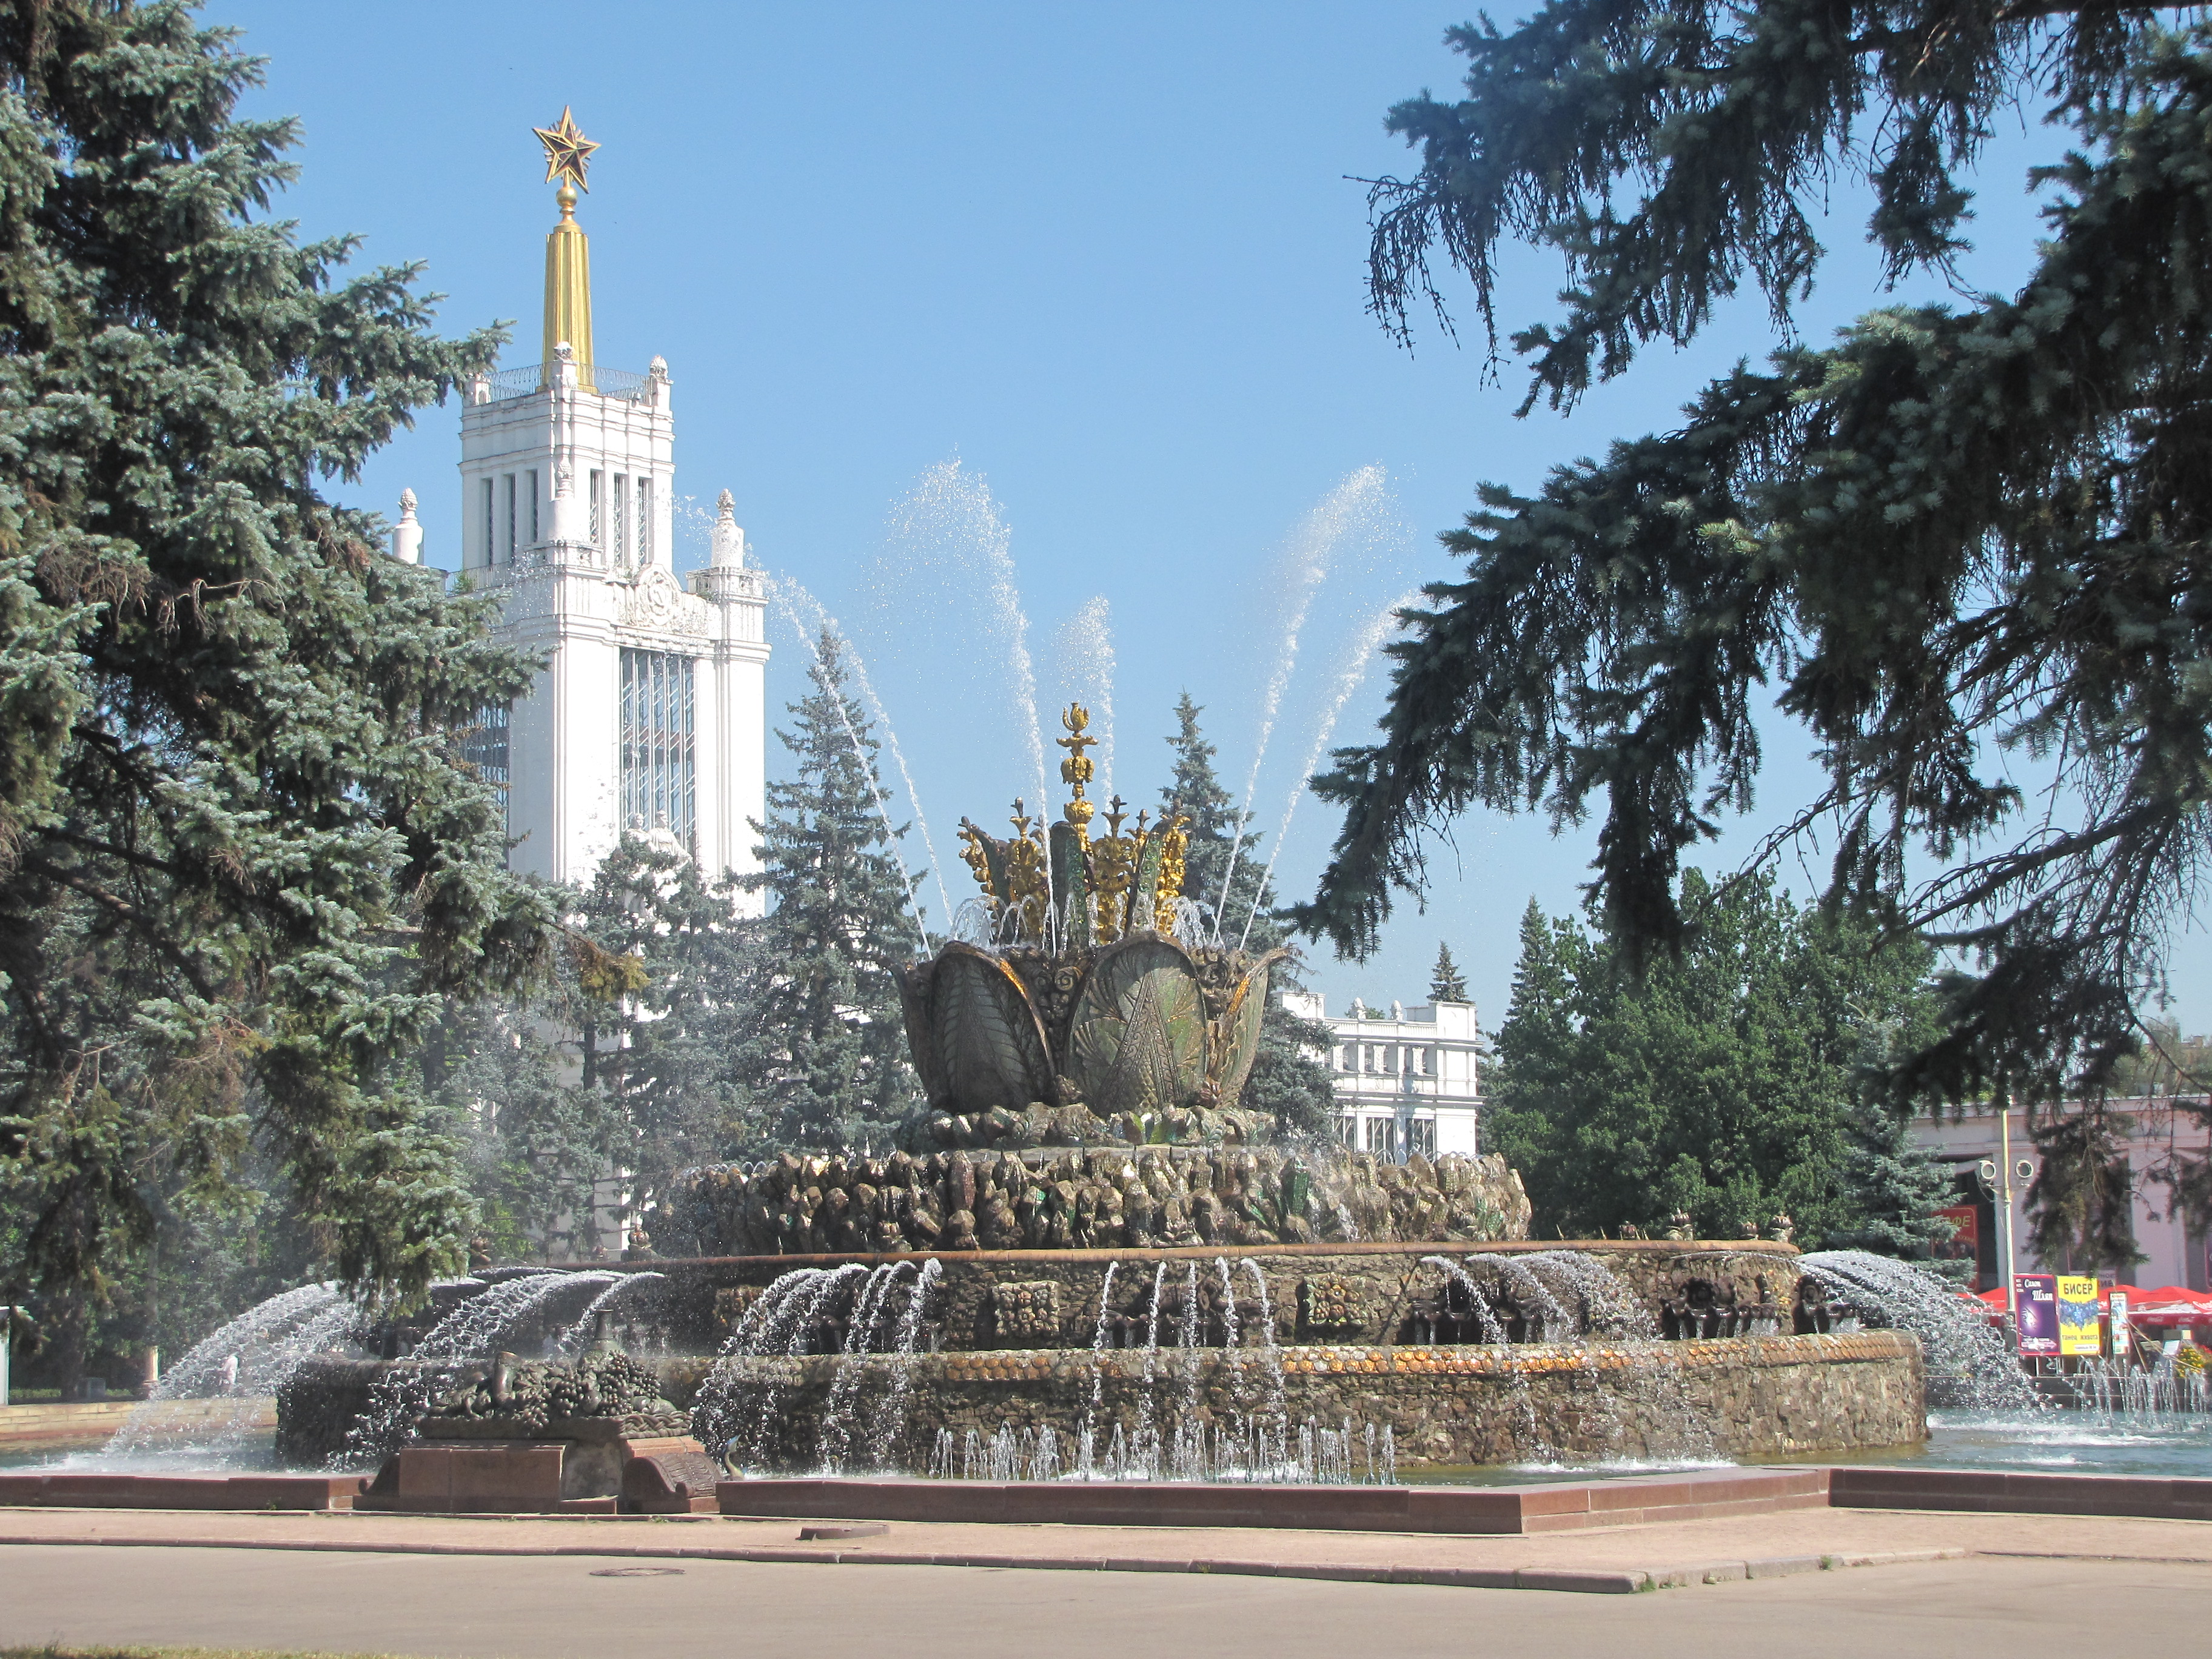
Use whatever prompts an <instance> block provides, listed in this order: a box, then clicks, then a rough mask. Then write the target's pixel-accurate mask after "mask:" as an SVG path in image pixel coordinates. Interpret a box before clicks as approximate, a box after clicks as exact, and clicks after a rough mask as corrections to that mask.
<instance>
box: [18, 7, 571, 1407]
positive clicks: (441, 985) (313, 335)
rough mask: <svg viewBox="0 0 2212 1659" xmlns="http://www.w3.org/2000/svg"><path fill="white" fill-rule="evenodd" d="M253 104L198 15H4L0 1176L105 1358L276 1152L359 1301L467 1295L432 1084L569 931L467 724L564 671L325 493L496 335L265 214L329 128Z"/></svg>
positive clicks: (248, 66) (74, 1322) (21, 1258)
mask: <svg viewBox="0 0 2212 1659" xmlns="http://www.w3.org/2000/svg"><path fill="white" fill-rule="evenodd" d="M257 80H258V66H257V64H255V63H254V62H253V61H252V60H250V59H247V58H243V57H241V56H240V55H239V54H238V53H237V52H236V51H235V50H234V45H233V37H232V36H231V35H230V34H229V33H228V32H225V31H222V30H202V29H198V28H196V27H194V25H193V23H192V21H191V16H190V15H189V13H188V11H187V9H185V8H184V7H183V6H180V5H167V4H161V5H147V6H139V5H135V4H131V3H125V0H112V3H102V0H50V3H44V4H39V5H24V6H17V7H14V8H11V9H7V10H6V11H5V12H4V13H0V81H4V91H0V981H3V982H4V983H3V984H0V994H4V1016H0V1018H3V1019H4V1027H3V1028H0V1181H4V1182H5V1183H6V1191H7V1195H8V1202H9V1205H10V1206H11V1208H12V1209H13V1211H14V1212H15V1213H17V1214H19V1215H21V1216H22V1217H23V1218H24V1223H23V1226H24V1231H23V1233H22V1235H21V1237H22V1249H21V1253H20V1254H15V1253H11V1255H10V1258H9V1261H8V1263H7V1276H8V1278H9V1281H10V1285H9V1288H10V1289H12V1290H15V1291H20V1290H21V1288H22V1287H23V1286H24V1285H25V1284H26V1283H31V1284H35V1285H39V1286H40V1287H41V1288H42V1290H43V1291H45V1292H46V1294H47V1295H48V1296H50V1297H52V1298H54V1299H55V1301H56V1304H57V1306H56V1309H55V1310H54V1312H55V1314H56V1322H57V1324H58V1327H59V1328H60V1330H61V1339H60V1340H62V1341H63V1343H64V1346H65V1347H66V1346H69V1345H70V1344H75V1345H76V1347H77V1348H78V1350H79V1351H80V1352H79V1358H81V1349H82V1336H83V1331H84V1328H85V1321H86V1319H87V1318H88V1317H89V1308H88V1298H90V1299H96V1298H98V1297H100V1295H102V1294H103V1293H104V1292H105V1291H106V1288H107V1286H108V1285H109V1284H110V1283H111V1280H112V1274H113V1273H115V1272H116V1271H118V1266H119V1263H120V1262H121V1261H123V1259H124V1253H125V1252H127V1251H128V1250H130V1249H135V1248H137V1247H139V1246H142V1245H143V1244H145V1243H147V1242H148V1241H149V1240H150V1238H151V1237H152V1236H153V1233H154V1231H155V1225H156V1220H157V1217H158V1213H159V1209H160V1204H161V1200H162V1194H164V1193H166V1192H169V1191H172V1190H182V1191H184V1192H185V1193H188V1194H191V1196H192V1197H193V1198H194V1200H196V1201H197V1200H203V1199H204V1200H208V1201H211V1202H212V1201H216V1200H218V1199H219V1198H220V1195H221V1194H222V1193H223V1192H224V1191H225V1190H227V1189H231V1188H238V1187H240V1185H241V1184H242V1183H245V1182H247V1181H249V1180H250V1179H252V1170H251V1167H250V1163H249V1153H250V1152H252V1149H254V1148H256V1147H258V1148H260V1149H261V1150H262V1152H264V1153H265V1155H266V1158H267V1159H268V1168H269V1170H271V1171H273V1172H275V1173H276V1175H277V1176H281V1178H282V1181H283V1183H284V1186H285V1188H286V1190H287V1191H288V1192H289V1195H290V1200H291V1201H292V1202H293V1203H294V1204H295V1205H296V1206H298V1209H299V1212H300V1213H301V1215H303V1216H304V1217H306V1218H307V1223H308V1225H309V1227H310V1229H311V1230H312V1232H313V1237H314V1239H315V1252H316V1255H318V1257H319V1259H320V1261H322V1262H323V1263H324V1264H325V1266H326V1267H327V1270H328V1271H330V1272H331V1273H335V1274H336V1275H337V1277H338V1278H340V1279H343V1280H345V1281H347V1282H348V1283H349V1284H351V1285H356V1286H359V1287H362V1288H363V1289H365V1290H367V1291H370V1292H372V1293H373V1294H374V1295H376V1296H379V1297H393V1296H398V1297H405V1296H408V1295H410V1294H412V1293H415V1292H417V1291H420V1289H421V1288H422V1286H423V1285H425V1284H426V1283H427V1282H428V1280H429V1279H431V1278H432V1277H434V1276H435V1275H436V1274H438V1273H444V1272H449V1271H451V1270H453V1268H455V1267H459V1265H460V1263H461V1261H462V1260H463V1255H462V1241H463V1240H465V1237H467V1234H468V1231H469V1229H470V1225H471V1220H472V1211H473V1206H472V1205H471V1201H470V1199H469V1196H468V1194H467V1192H466V1191H465V1188H464V1186H463V1184H462V1182H461V1180H460V1179H459V1164H458V1162H457V1158H458V1148H457V1147H456V1146H455V1145H454V1144H453V1142H452V1140H451V1139H450V1138H448V1137H447V1136H446V1135H443V1134H441V1133H438V1132H437V1129H436V1127H435V1124H434V1123H433V1122H432V1121H430V1118H429V1115H428V1112H427V1110H426V1108H425V1105H424V1103H423V1101H422V1097H421V1092H420V1090H419V1087H418V1086H417V1082H416V1076H415V1074H414V1073H412V1071H411V1068H410V1067H407V1066H400V1065H398V1063H397V1061H398V1057H399V1056H401V1055H402V1054H406V1053H407V1052H408V1051H409V1050H410V1048H412V1047H413V1045H414V1044H415V1043H416V1042H417V1041H418V1040H419V1038H420V1036H421V1033H422V1029H423V1025H424V1023H425V1021H426V1019H428V1018H430V1017H431V1016H432V1015H433V1014H434V1013H435V1009H436V1008H437V1006H438V1003H439V999H440V997H441V994H444V993H446V992H447V991H460V990H466V989H468V988H470V987H479V986H483V985H487V984H501V983H507V982H511V981H513V980H514V979H515V978H517V977H518V976H520V975H522V974H524V973H525V972H526V971H528V970H530V969H532V968H533V967H534V966H535V965H536V963H538V960H539V958H540V953H541V951H542V949H543V940H544V937H545V923H546V921H547V920H548V917H547V915H546V914H545V911H544V907H543V905H542V904H540V903H539V902H538V901H537V900H535V899H533V898H532V897H531V896H529V895H528V894H527V893H526V892H525V890H523V889H521V888H520V886H519V884H515V883H513V882H512V881H511V880H510V879H509V878H507V875H506V874H505V872H504V870H503V868H502V861H501V856H500V854H501V818H500V813H499V810H498V805H497V802H496V800H495V798H494V795H493V793H492V792H491V791H490V789H489V788H488V787H486V786H485V785H483V783H482V782H480V781H478V780H477V778H476V777H475V776H474V775H473V774H472V773H471V771H470V769H467V768H466V767H465V765H463V764H462V763H461V762H460V761H459V757H458V755H457V753H456V750H455V746H454V744H453V742H452V740H451V739H450V738H449V736H448V733H450V732H453V730H455V729H456V728H458V727H460V726H465V725H467V724H468V723H470V722H471V720H473V719H474V718H475V715H476V712H477V710H478V709H479V708H482V707H483V705H485V704H487V703H490V702H498V701H503V700H506V699H507V698H510V697H512V696H514V695H516V694H518V693H519V692H520V691H521V690H524V689H525V687H526V684H527V679H528V675H527V669H526V665H525V664H524V663H523V662H522V661H520V659H517V658H516V657H515V656H514V655H513V654H512V653H507V652H505V651H502V650H498V649H495V648H493V647H490V646H489V644H488V643H487V642H486V635H485V628H486V622H487V617H486V612H485V609H484V606H483V603H482V602H480V601H471V600H467V599H451V598H448V597H447V595H446V594H445V592H443V590H442V587H441V577H440V574H439V573H437V572H435V571H433V570H426V569H421V568H414V567H410V566H404V565H400V564H398V563H396V562H393V561H392V560H390V559H387V558H386V557H383V556H380V552H379V543H380V526H379V525H378V524H377V523H376V522H375V521H374V520H372V519H370V518H368V516H366V515H363V514H361V513H354V512H350V511H347V510H344V509H341V508H337V507H333V506H331V504H330V503H329V502H327V501H325V500H324V499H323V498H322V497H321V496H320V495H319V494H318V493H317V491H316V489H315V481H316V480H317V479H318V478H319V477H328V476H331V475H333V474H335V475H338V476H343V477H352V476H354V475H355V474H356V471H358V469H359V467H360V465H361V464H362V459H364V458H365V457H366V456H367V455H368V453H370V452H371V451H372V450H374V448H375V447H377V446H378V445H380V444H381V443H383V442H384V441H386V439H387V438H388V437H389V436H390V435H391V434H392V431H393V430H394V428H396V427H397V426H398V425H400V424H401V423H403V422H407V421H408V420H409V419H410V417H411V412H412V411H413V410H416V409H417V408H419V407H421V406H422V405H423V404H428V403H431V402H434V401H435V400H437V399H439V398H442V397H443V396H444V395H445V394H446V393H447V392H448V391H450V390H451V389H452V388H453V386H454V385H455V383H456V382H457V381H458V380H460V379H461V378H463V377H464V376H465V375H467V374H471V373H472V372H474V371H476V370H477V369H480V368H484V367H487V366H488V365H489V362H491V360H492V357H493V356H494V353H495V349H496V346H497V343H498V339H497V337H496V336H495V334H492V333H481V334H477V335H474V336H471V337H469V338H467V339H465V340H462V341H459V342H446V341H441V340H439V339H437V338H436V337H434V336H433V335H432V334H431V332H430V327H429V324H430V318H429V311H428V301H426V300H425V298H424V297H423V296H422V295H419V294H417V293H416V291H415V289H414V287H413V283H414V280H415V277H416V271H415V270H412V269H408V268H388V269H384V270H374V271H371V272H369V273H368V274H367V275H364V276H356V277H352V278H347V277H345V276H343V270H342V267H343V264H344V262H345V260H346V259H347V258H348V257H349V255H350V254H351V252H353V249H354V246H355V244H354V243H353V241H351V240H349V239H343V238H341V239H335V240H327V241H323V242H318V243H313V244H309V245H306V246H302V245H301V244H299V243H297V242H296V241H295V239H294V236H293V233H292V230H291V228H290V227H289V225H288V224H286V223H284V222H280V221H275V220H272V219H270V218H269V217H268V216H267V213H266V210H267V209H268V206H269V204H270V199H271V197H272V196H273V194H274V192H275V191H276V190H277V189H278V188H280V187H281V186H282V185H283V184H285V183H286V182H287V181H288V180H289V179H290V178H291V177H292V173H293V169H292V167H291V164H290V163H289V162H288V161H285V160H284V159H283V157H284V152H285V151H286V150H287V149H289V147H290V146H291V145H292V144H293V143H295V139H296V137H297V133H296V130H295V126H294V125H293V124H292V123H290V122H289V121H242V120H240V119H237V118H235V115H234V106H235V104H236V101H237V100H238V98H239V96H240V94H241V93H242V92H243V91H244V90H245V89H246V88H248V87H249V86H251V85H252V84H254V83H255V82H256V81H257ZM69 1363H70V1364H75V1363H77V1362H76V1361H74V1360H73V1361H70V1362H69ZM65 1369H66V1366H65Z"/></svg>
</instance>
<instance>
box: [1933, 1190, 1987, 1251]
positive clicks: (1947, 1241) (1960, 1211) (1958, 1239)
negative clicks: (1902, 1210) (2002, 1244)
mask: <svg viewBox="0 0 2212 1659" xmlns="http://www.w3.org/2000/svg"><path fill="white" fill-rule="evenodd" d="M1936 1219H1937V1220H1938V1221H1948V1222H1949V1223H1950V1224H1951V1225H1953V1226H1954V1227H1955V1228H1956V1229H1957V1230H1958V1231H1955V1232H1954V1233H1953V1234H1952V1235H1951V1237H1948V1238H1939V1239H1937V1240H1936V1249H1935V1251H1934V1255H1935V1257H1936V1260H1937V1261H1979V1260H1980V1259H1981V1254H1982V1212H1981V1209H1980V1207H1979V1206H1977V1205H1972V1204H1961V1205H1959V1206H1956V1207H1954V1208H1952V1209H1948V1210H1938V1211H1936Z"/></svg>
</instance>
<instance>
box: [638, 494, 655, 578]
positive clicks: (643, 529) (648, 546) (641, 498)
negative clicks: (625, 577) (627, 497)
mask: <svg viewBox="0 0 2212 1659" xmlns="http://www.w3.org/2000/svg"><path fill="white" fill-rule="evenodd" d="M637 562H639V563H640V564H651V563H652V562H653V480H652V479H650V478H640V479H639V480H638V481H637Z"/></svg>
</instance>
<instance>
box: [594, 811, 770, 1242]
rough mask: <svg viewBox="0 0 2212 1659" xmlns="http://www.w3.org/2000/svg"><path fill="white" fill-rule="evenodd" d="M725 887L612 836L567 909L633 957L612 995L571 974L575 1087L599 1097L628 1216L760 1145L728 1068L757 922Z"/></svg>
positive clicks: (674, 858) (750, 1024) (752, 1027)
mask: <svg viewBox="0 0 2212 1659" xmlns="http://www.w3.org/2000/svg"><path fill="white" fill-rule="evenodd" d="M738 892H739V887H738V882H737V881H736V880H734V879H727V878H726V879H724V880H722V881H720V882H716V883H714V884H709V883H708V881H707V880H706V879H705V878H704V877H703V876H702V874H701V873H700V870H699V866H697V865H696V864H695V863H694V862H692V860H690V859H689V858H687V857H686V856H684V854H683V853H681V852H680V851H678V849H677V848H675V847H673V846H672V845H671V846H656V845H654V844H653V843H652V842H650V841H648V840H646V839H644V838H641V837H639V836H623V840H622V844H621V845H620V846H619V847H617V848H616V849H615V851H614V852H612V853H611V854H609V855H608V856H607V858H606V859H605V861H604V862H602V863H601V864H600V866H599V870H598V872H596V873H595V875H594V876H593V878H592V885H591V887H590V889H589V890H587V891H586V892H585V893H584V895H583V896H582V901H581V903H580V906H579V907H578V908H579V916H578V921H579V923H580V927H579V929H578V931H579V932H580V933H582V934H583V936H584V937H585V938H586V939H588V940H589V941H590V942H591V943H592V945H595V946H597V947H598V949H599V950H600V951H604V952H605V953H606V956H607V957H611V958H613V959H614V960H615V961H616V962H617V963H635V972H634V974H633V975H629V980H630V983H629V986H628V988H626V989H623V990H620V991H617V992H616V994H612V995H610V994H608V992H609V991H611V990H614V989H615V987H614V985H610V984H608V983H607V982H606V981H605V979H604V978H603V979H602V980H601V981H600V986H601V989H600V990H599V994H596V995H594V994H590V993H588V992H586V991H584V989H583V984H582V981H583V978H584V976H583V975H579V995H578V998H577V1002H578V1013H579V1018H578V1019H577V1024H578V1026H579V1027H580V1030H581V1033H582V1042H581V1045H580V1046H581V1049H582V1061H583V1077H582V1084H583V1087H584V1088H585V1089H586V1090H587V1091H599V1092H601V1093H603V1094H604V1096H605V1097H606V1099H607V1101H608V1103H609V1106H610V1110H611V1119H612V1121H613V1123H614V1124H615V1125H616V1126H617V1133H616V1135H615V1137H614V1139H613V1142H612V1144H611V1146H609V1148H608V1154H609V1156H608V1158H607V1162H608V1163H609V1164H611V1165H612V1166H613V1167H614V1168H615V1169H617V1170H620V1171H622V1186H623V1199H622V1207H623V1210H624V1211H625V1212H626V1213H628V1214H629V1215H630V1216H632V1217H636V1216H641V1215H643V1214H644V1213H645V1212H647V1211H648V1210H650V1209H652V1208H653V1206H655V1205H657V1204H658V1203H659V1201H660V1200H661V1198H662V1196H663V1195H664V1194H665V1192H666V1190H667V1188H668V1182H669V1180H670V1178H671V1176H674V1175H675V1174H676V1173H677V1172H678V1170H683V1169H685V1168H687V1167H689V1166H690V1165H691V1164H699V1163H705V1162H708V1161H710V1160H712V1159H714V1158H726V1157H729V1156H731V1155H732V1153H733V1152H736V1151H737V1150H738V1148H740V1147H744V1146H751V1145H757V1143H758V1140H759V1134H758V1126H757V1122H756V1121H755V1119H754V1115H753V1111H752V1101H751V1096H750V1091H749V1090H748V1089H747V1087H746V1085H745V1083H744V1078H743V1076H742V1075H741V1073H740V1069H739V1067H740V1057H741V1056H742V1055H743V1054H745V1052H746V1051H747V1049H748V1048H749V1047H750V1046H751V1045H752V1044H753V1043H754V1042H756V1040H757V1019H758V1017H759V1009H758V999H759V998H760V997H761V996H762V994H763V989H764V980H763V971H762V963H763V956H762V949H763V941H762V940H761V939H760V938H759V937H758V934H759V933H760V932H761V931H762V930H761V929H760V928H759V927H757V925H753V924H749V923H747V922H744V921H741V920H740V919H739V918H738V913H737V904H738ZM616 983H617V984H619V983H620V981H616Z"/></svg>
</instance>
